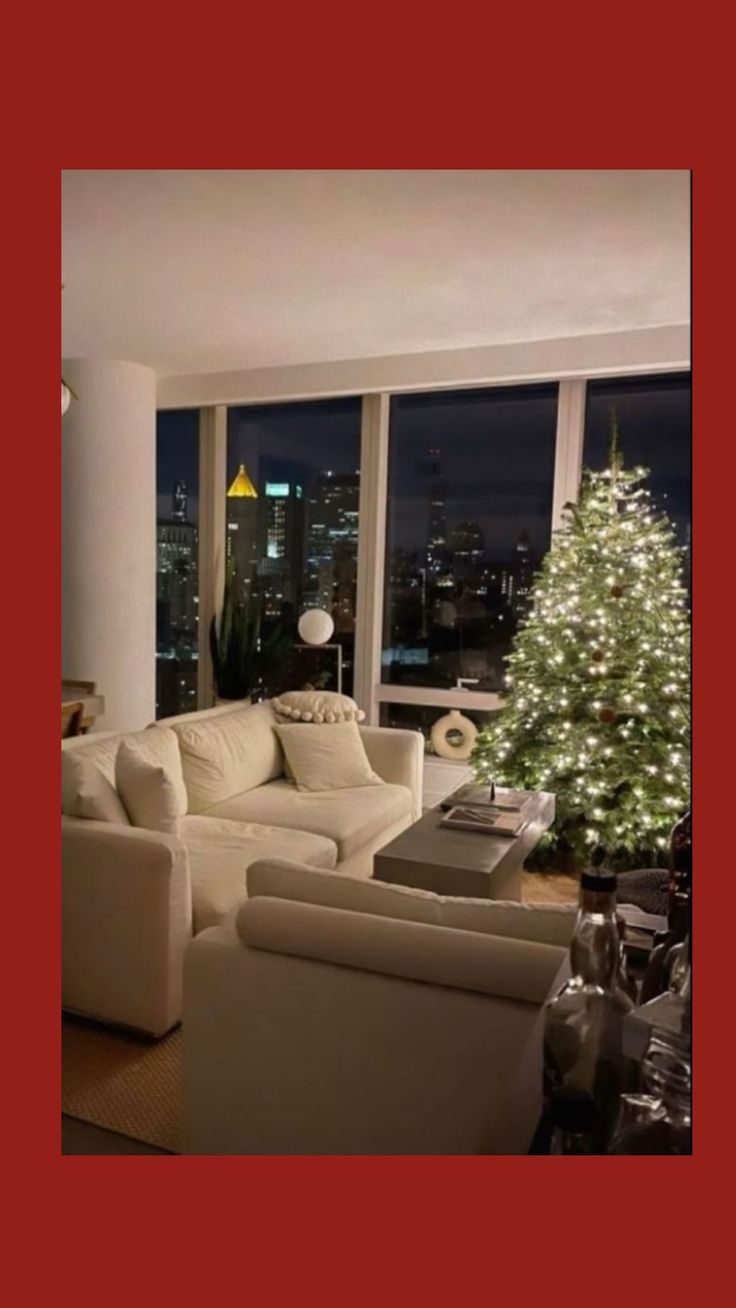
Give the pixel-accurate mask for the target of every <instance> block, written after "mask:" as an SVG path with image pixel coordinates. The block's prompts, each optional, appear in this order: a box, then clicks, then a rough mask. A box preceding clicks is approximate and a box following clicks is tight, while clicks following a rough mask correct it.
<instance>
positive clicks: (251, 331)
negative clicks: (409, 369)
mask: <svg viewBox="0 0 736 1308" xmlns="http://www.w3.org/2000/svg"><path fill="white" fill-rule="evenodd" d="M689 222H690V210H689V175H688V173H687V172H686V171H681V170H633V171H629V170H618V171H600V170H590V171H579V170H578V171H569V170H558V171H546V170H527V171H518V170H515V171H489V170H473V171H463V170H432V171H425V170H422V171H417V170H402V171H387V170H380V171H356V170H346V171H326V170H308V171H295V170H268V171H263V170H261V171H237V170H229V171H219V170H202V171H197V170H187V171H181V170H165V171H123V170H119V171H67V172H65V173H64V176H63V280H64V283H65V290H64V295H63V301H62V303H63V319H64V333H63V340H64V354H65V355H66V356H85V355H86V356H103V357H108V358H117V359H129V360H132V361H135V362H138V363H144V364H148V365H149V366H151V367H153V368H155V369H156V370H157V372H158V373H159V374H160V375H170V374H178V373H201V372H210V371H217V370H221V369H223V370H224V369H243V368H255V367H259V368H260V367H269V366H277V365H283V364H294V363H312V362H320V361H330V360H335V359H360V358H367V357H371V356H374V355H387V354H405V353H414V352H417V351H423V350H438V349H457V348H461V347H465V346H476V345H492V344H497V343H503V342H511V341H528V340H537V339H550V338H554V337H558V336H574V335H587V334H589V333H597V332H610V331H623V330H628V329H631V328H639V327H652V326H661V325H668V324H675V323H685V322H687V321H688V320H689V310H690V306H689V294H690V291H689V239H690V237H689Z"/></svg>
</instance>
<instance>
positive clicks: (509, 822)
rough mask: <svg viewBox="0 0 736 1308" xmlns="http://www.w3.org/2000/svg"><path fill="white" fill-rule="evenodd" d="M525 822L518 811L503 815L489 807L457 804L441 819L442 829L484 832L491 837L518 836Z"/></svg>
mask: <svg viewBox="0 0 736 1308" xmlns="http://www.w3.org/2000/svg"><path fill="white" fill-rule="evenodd" d="M524 825H525V822H524V818H523V816H522V814H521V813H520V812H519V811H518V809H517V810H516V811H515V812H506V813H501V812H499V810H498V809H493V808H491V807H490V806H489V805H485V807H480V806H478V805H475V806H474V805H472V804H471V805H466V806H465V807H463V805H462V804H456V805H455V806H454V808H451V809H450V810H449V812H447V813H445V815H444V817H442V818H440V826H441V827H455V828H458V827H459V828H460V830H461V831H484V832H486V834H487V835H489V836H518V834H519V832H520V831H521V829H522V828H523V827H524Z"/></svg>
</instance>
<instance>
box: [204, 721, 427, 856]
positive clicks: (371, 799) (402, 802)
mask: <svg viewBox="0 0 736 1308" xmlns="http://www.w3.org/2000/svg"><path fill="white" fill-rule="evenodd" d="M295 729H296V730H297V731H302V730H304V728H303V727H297V728H295ZM330 730H332V728H330ZM412 805H413V797H412V793H411V791H410V790H409V789H408V788H407V787H406V786H390V785H386V784H385V783H383V782H382V783H381V784H380V785H376V786H358V787H356V788H355V789H353V790H328V791H322V792H320V793H319V794H302V793H301V792H300V791H298V790H297V788H296V786H295V785H294V783H293V781H286V780H285V779H283V778H282V779H280V780H279V781H271V782H270V783H269V784H268V785H267V786H258V788H257V789H256V790H251V791H249V792H248V793H247V794H244V795H236V796H233V798H231V799H229V800H226V801H225V802H224V803H222V804H215V805H213V806H212V808H210V809H208V810H207V815H208V816H210V817H226V818H235V819H236V820H238V821H240V822H263V823H266V824H267V825H268V826H274V827H287V828H295V829H296V830H299V831H311V832H313V833H314V835H316V836H326V837H327V839H328V840H334V842H335V844H336V845H337V851H338V861H339V862H342V861H343V859H346V858H349V857H350V855H351V854H353V853H355V852H356V851H357V850H359V849H360V848H361V847H362V846H363V845H365V844H366V843H367V842H368V841H369V840H372V839H373V837H374V836H377V835H378V834H379V833H380V832H381V831H384V830H386V829H388V828H389V827H390V826H392V825H393V823H394V822H398V821H399V820H400V819H401V818H403V817H406V816H409V815H410V814H411V812H412Z"/></svg>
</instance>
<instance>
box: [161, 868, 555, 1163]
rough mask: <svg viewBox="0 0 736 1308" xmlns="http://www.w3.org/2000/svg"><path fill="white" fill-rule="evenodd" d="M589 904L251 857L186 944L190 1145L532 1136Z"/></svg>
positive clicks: (430, 1146)
mask: <svg viewBox="0 0 736 1308" xmlns="http://www.w3.org/2000/svg"><path fill="white" fill-rule="evenodd" d="M575 911H576V910H575V908H574V907H568V906H560V905H540V906H535V907H530V906H527V905H522V904H503V903H500V902H497V901H491V900H463V899H443V898H441V897H440V896H438V895H434V894H430V893H428V892H426V891H422V890H412V889H409V888H407V887H403V886H389V885H384V884H382V883H380V882H376V881H356V880H351V879H348V878H346V877H342V876H340V875H339V874H335V873H334V872H331V871H329V870H324V869H319V868H315V867H306V866H303V867H299V866H298V865H296V864H293V863H288V862H285V861H280V860H275V859H271V860H266V861H263V862H257V863H254V864H252V865H251V867H250V868H249V870H248V898H247V900H246V901H245V902H244V903H243V905H242V906H241V908H240V909H239V910H237V911H236V912H235V913H234V914H231V915H230V917H229V918H228V919H227V920H226V921H224V922H223V923H221V925H220V926H218V927H213V928H210V929H208V930H206V931H203V932H202V933H201V934H199V935H198V936H197V937H196V939H194V940H193V941H192V942H191V944H190V945H189V947H188V950H187V955H186V961H185V982H184V1010H185V1018H184V1024H183V1036H184V1152H185V1153H189V1154H523V1153H526V1152H527V1151H528V1149H529V1145H530V1143H531V1141H532V1138H533V1135H534V1131H535V1128H536V1125H537V1123H538V1121H539V1117H540V1112H541V1096H542V1037H543V1011H542V1010H543V1005H544V1002H545V1000H546V999H547V998H548V997H549V995H550V994H552V993H554V991H555V989H556V987H557V986H559V985H560V984H561V983H562V981H563V980H564V979H565V978H566V976H567V966H568V965H567V949H568V946H569V942H570V937H571V934H572V930H573V925H574V922H575Z"/></svg>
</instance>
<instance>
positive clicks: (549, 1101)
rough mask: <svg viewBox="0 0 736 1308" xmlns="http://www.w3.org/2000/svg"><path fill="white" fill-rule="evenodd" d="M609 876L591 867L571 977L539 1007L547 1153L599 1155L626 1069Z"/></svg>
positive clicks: (623, 998)
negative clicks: (548, 1141)
mask: <svg viewBox="0 0 736 1308" xmlns="http://www.w3.org/2000/svg"><path fill="white" fill-rule="evenodd" d="M621 949H622V946H621V936H620V932H619V924H618V921H617V916H616V875H615V873H614V872H610V871H607V870H605V869H603V868H590V869H588V870H586V871H584V872H583V873H582V875H581V878H580V906H579V909H578V915H577V920H576V924H575V931H574V934H573V939H572V942H571V945H570V970H571V976H570V980H569V981H567V982H566V983H565V985H564V986H563V987H562V989H561V990H560V991H559V992H558V993H557V994H556V995H555V996H554V998H553V999H551V1000H550V1001H549V1002H548V1004H547V1005H546V1008H545V1033H544V1089H545V1106H546V1110H547V1116H548V1121H549V1123H550V1125H551V1127H552V1140H551V1151H552V1152H553V1153H573V1154H574V1153H582V1154H603V1153H606V1151H607V1146H608V1143H609V1139H610V1134H611V1131H612V1129H613V1125H614V1122H615V1119H616V1114H617V1111H618V1107H619V1097H620V1095H621V1093H622V1091H625V1090H626V1089H628V1088H629V1087H630V1082H631V1078H632V1073H633V1069H632V1068H631V1066H630V1064H629V1062H628V1060H626V1059H625V1058H624V1056H623V1052H622V1041H621V1036H622V1021H623V1018H624V1017H625V1015H626V1014H627V1013H629V1012H631V1010H632V1008H633V1006H634V1005H633V1003H632V1000H631V999H630V997H629V995H627V994H626V992H625V991H624V989H623V988H622V986H621V981H620V967H621Z"/></svg>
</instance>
